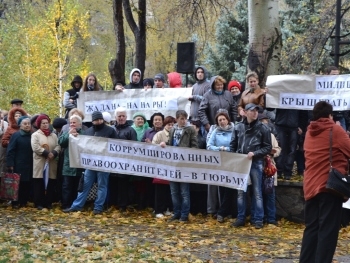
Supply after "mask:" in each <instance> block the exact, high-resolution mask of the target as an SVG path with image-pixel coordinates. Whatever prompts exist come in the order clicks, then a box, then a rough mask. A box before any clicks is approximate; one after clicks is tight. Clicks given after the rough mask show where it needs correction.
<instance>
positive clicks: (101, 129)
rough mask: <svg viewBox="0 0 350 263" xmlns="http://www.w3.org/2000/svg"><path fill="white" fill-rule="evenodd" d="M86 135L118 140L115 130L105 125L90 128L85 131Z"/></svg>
mask: <svg viewBox="0 0 350 263" xmlns="http://www.w3.org/2000/svg"><path fill="white" fill-rule="evenodd" d="M85 135H88V136H96V137H105V138H117V133H116V131H115V129H113V128H112V127H110V126H108V125H106V124H104V123H103V124H101V125H98V126H92V127H90V128H89V129H87V130H86V131H85Z"/></svg>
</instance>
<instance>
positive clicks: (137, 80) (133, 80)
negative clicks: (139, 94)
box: [124, 68, 143, 89]
mask: <svg viewBox="0 0 350 263" xmlns="http://www.w3.org/2000/svg"><path fill="white" fill-rule="evenodd" d="M129 80H130V83H129V84H128V85H126V86H125V87H124V89H143V84H142V81H141V70H139V69H138V68H134V69H132V70H131V72H130V77H129Z"/></svg>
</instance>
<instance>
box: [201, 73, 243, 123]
mask: <svg viewBox="0 0 350 263" xmlns="http://www.w3.org/2000/svg"><path fill="white" fill-rule="evenodd" d="M216 77H217V76H214V77H212V78H211V80H210V86H211V90H210V91H208V92H207V93H206V94H204V97H203V100H202V102H201V104H200V106H199V109H198V117H199V119H200V121H201V123H202V124H203V125H206V124H208V123H209V124H210V125H213V124H215V115H216V113H217V112H218V110H219V109H225V110H227V111H228V114H229V116H230V118H231V121H232V122H235V120H236V118H237V104H236V102H235V101H234V100H233V97H232V94H231V92H229V91H227V90H226V87H224V92H223V94H220V95H219V94H216V93H215V92H214V87H213V86H214V80H215V78H216Z"/></svg>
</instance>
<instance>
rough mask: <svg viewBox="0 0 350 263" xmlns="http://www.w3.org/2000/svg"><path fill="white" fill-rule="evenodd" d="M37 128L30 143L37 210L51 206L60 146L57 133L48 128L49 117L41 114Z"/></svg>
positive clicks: (37, 120)
mask: <svg viewBox="0 0 350 263" xmlns="http://www.w3.org/2000/svg"><path fill="white" fill-rule="evenodd" d="M36 126H37V127H38V128H39V129H38V130H37V131H36V132H34V133H33V135H32V139H31V144H32V149H33V190H34V205H35V207H36V208H38V209H39V210H41V209H43V207H46V208H48V209H50V208H52V201H53V197H54V189H55V182H56V176H57V174H56V173H57V161H56V157H57V155H58V154H59V152H60V150H61V147H60V146H59V145H58V139H57V135H56V134H55V133H53V132H51V130H50V129H49V127H50V118H49V117H48V116H47V115H45V114H41V115H39V116H38V118H37V119H36Z"/></svg>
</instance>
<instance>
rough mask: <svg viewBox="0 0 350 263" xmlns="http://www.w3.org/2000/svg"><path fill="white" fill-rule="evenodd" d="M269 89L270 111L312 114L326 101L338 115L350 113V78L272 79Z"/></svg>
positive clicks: (322, 76) (284, 77)
mask: <svg viewBox="0 0 350 263" xmlns="http://www.w3.org/2000/svg"><path fill="white" fill-rule="evenodd" d="M266 86H267V87H268V92H267V94H266V107H267V108H279V109H297V110H312V109H313V107H314V106H315V104H316V103H317V102H319V101H321V100H323V101H327V102H328V103H330V104H332V105H333V109H334V110H335V111H343V110H349V109H350V75H272V76H268V77H267V82H266Z"/></svg>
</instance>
